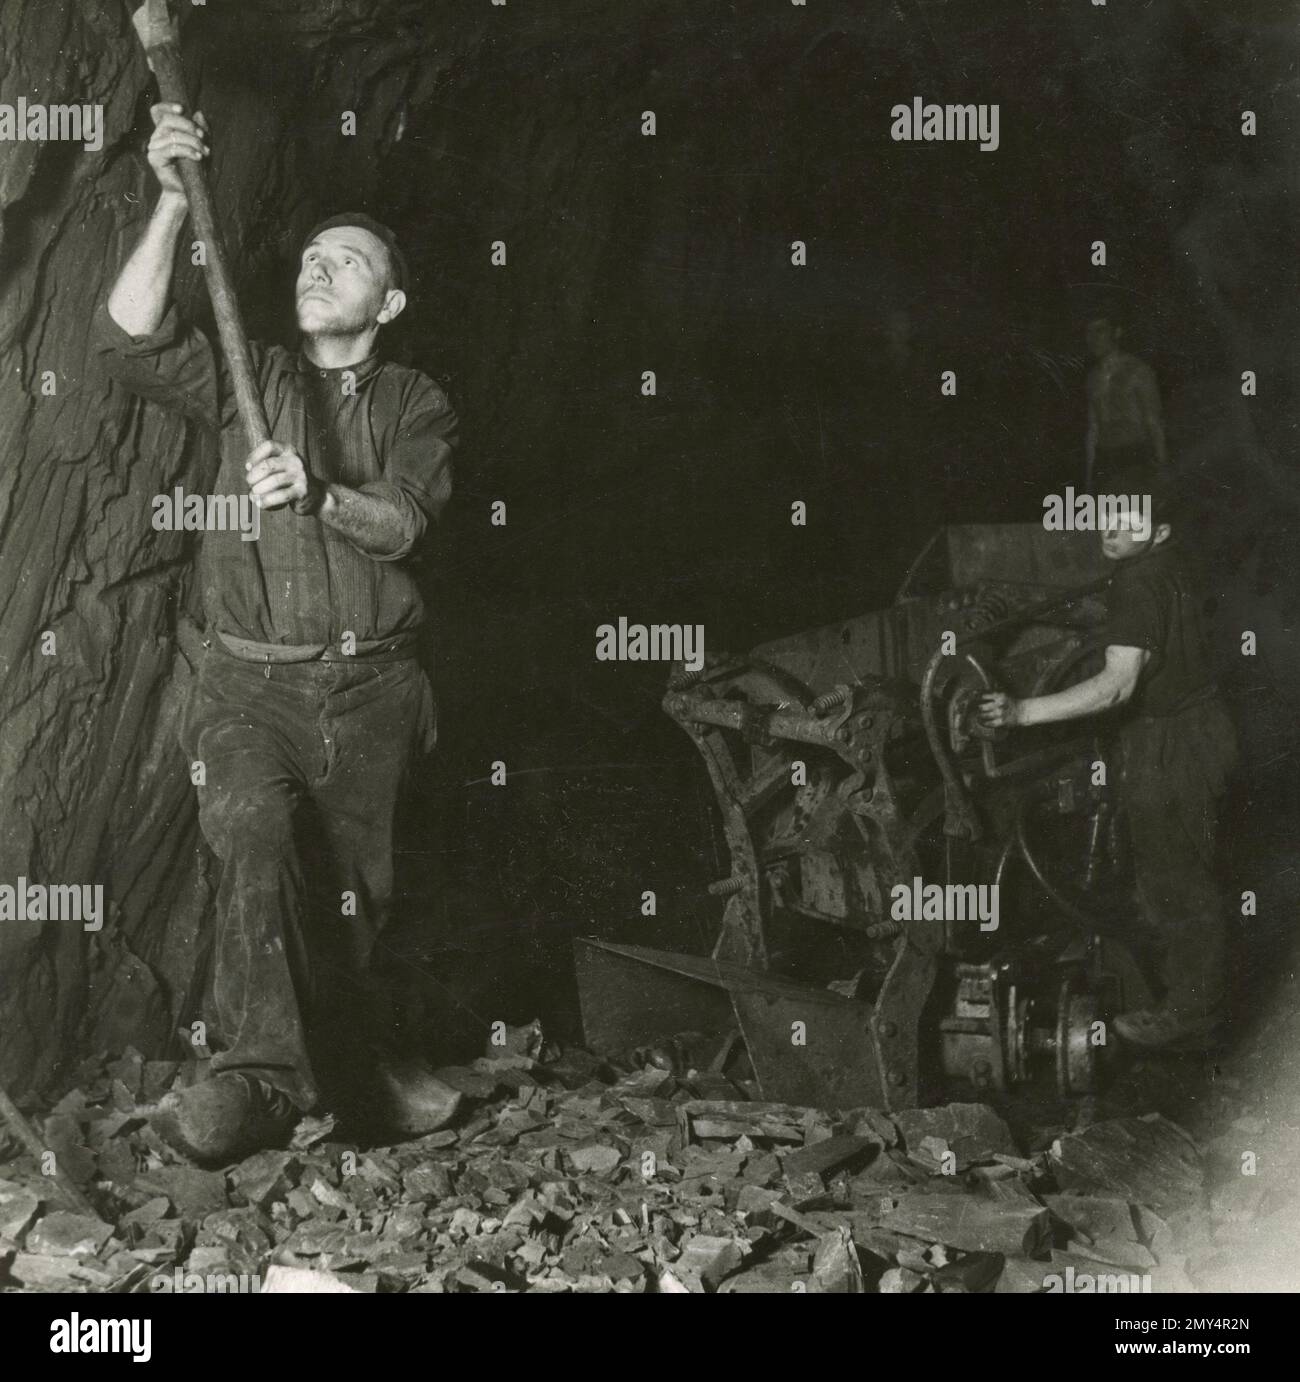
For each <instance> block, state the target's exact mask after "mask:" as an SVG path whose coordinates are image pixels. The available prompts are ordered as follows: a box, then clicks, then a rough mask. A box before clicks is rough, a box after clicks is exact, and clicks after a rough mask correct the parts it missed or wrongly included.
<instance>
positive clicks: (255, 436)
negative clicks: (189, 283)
mask: <svg viewBox="0 0 1300 1382" xmlns="http://www.w3.org/2000/svg"><path fill="white" fill-rule="evenodd" d="M131 22H132V23H133V24H134V25H135V31H136V33H137V34H138V35H139V36H140V42H141V44H142V45H143V46H144V55H145V58H146V60H147V61H148V63H149V66H150V68H152V70H153V73H154V75H155V76H156V77H157V78H158V90H159V93H160V94H161V96H162V99H163V100H164V101H166V102H168V103H170V104H173V105H178V106H180V108H181V111H182V113H183V114H185V115H192V114H193V112H192V110H191V107H190V97H189V92H188V91H187V90H186V87H185V70H184V68H183V67H182V66H181V48H180V35H179V34H178V32H177V29H176V25H175V23H174V22H173V21H172V19H171V17H170V15H169V14H168V12H167V0H145V3H144V4H143V5H141V7H140V8H139V9H138V10H136V12H135V14H134V15H132V17H131ZM176 166H177V168H178V169H179V171H180V175H181V182H182V184H183V185H184V187H185V200H186V201H187V202H188V203H189V207H190V218H191V219H192V220H193V222H194V228H195V230H196V231H198V238H199V240H200V241H201V242H202V244H203V246H204V260H205V262H204V267H203V273H204V276H205V277H206V278H207V281H208V296H209V297H211V299H212V311H213V314H214V315H215V317H216V319H217V332H218V334H219V335H220V337H221V348H222V350H223V351H224V352H225V356H226V362H227V364H228V365H229V367H230V374H231V378H232V379H233V381H234V389H235V405H236V407H237V408H238V409H239V417H240V420H241V421H242V422H243V424H244V432H245V434H246V435H247V437H248V449H249V450H250V451H251V450H252V449H253V448H254V447H256V446H260V445H261V444H262V443H263V442H264V441H267V440H269V439H270V435H271V432H270V428H269V427H268V426H267V424H266V410H265V409H264V408H263V407H262V396H261V394H260V393H259V392H258V388H257V380H256V377H255V376H254V374H253V357H252V354H251V353H250V351H249V349H248V335H247V333H246V332H245V331H244V322H243V318H242V317H241V316H240V315H239V303H238V301H237V300H236V298H235V290H234V287H233V286H232V284H231V281H230V270H229V268H228V267H227V265H226V247H225V243H224V242H223V240H222V238H221V231H220V229H219V227H218V226H217V218H216V215H215V214H214V212H213V209H212V192H211V190H210V189H209V187H208V174H207V169H206V168H204V166H203V165H202V164H201V163H196V162H194V161H193V160H191V159H185V158H181V159H177V160H176Z"/></svg>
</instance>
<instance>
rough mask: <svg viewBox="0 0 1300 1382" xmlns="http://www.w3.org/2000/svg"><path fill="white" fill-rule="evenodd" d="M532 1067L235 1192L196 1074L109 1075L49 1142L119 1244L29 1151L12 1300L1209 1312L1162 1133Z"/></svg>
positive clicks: (1174, 1130)
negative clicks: (419, 1295) (200, 1118)
mask: <svg viewBox="0 0 1300 1382" xmlns="http://www.w3.org/2000/svg"><path fill="white" fill-rule="evenodd" d="M528 1049H530V1048H525V1049H524V1050H522V1051H516V1052H511V1053H507V1054H505V1055H504V1056H503V1055H501V1054H500V1052H498V1053H497V1055H496V1056H488V1057H484V1058H483V1059H480V1060H478V1061H476V1062H474V1063H472V1064H471V1065H466V1066H458V1067H450V1068H446V1069H443V1070H441V1071H439V1072H438V1074H439V1075H440V1076H441V1078H443V1079H445V1080H447V1081H448V1082H449V1083H452V1084H454V1085H455V1086H456V1087H457V1088H459V1089H460V1090H461V1091H462V1092H463V1093H464V1095H465V1096H466V1099H465V1107H466V1109H467V1110H468V1112H467V1114H466V1115H465V1116H464V1118H463V1121H462V1122H461V1124H460V1125H459V1126H458V1127H455V1128H452V1129H448V1130H446V1131H443V1132H438V1133H435V1134H432V1135H429V1136H426V1137H423V1138H419V1139H417V1140H412V1141H409V1142H403V1143H400V1144H398V1145H395V1146H390V1147H380V1148H374V1147H369V1148H367V1147H364V1146H360V1145H358V1144H356V1143H355V1142H349V1141H346V1140H343V1139H342V1138H341V1137H339V1135H338V1134H337V1132H336V1130H335V1128H334V1126H333V1124H332V1122H331V1120H329V1119H311V1118H308V1119H304V1120H303V1122H302V1123H301V1124H300V1125H299V1127H298V1130H297V1133H296V1135H295V1138H294V1141H293V1143H292V1145H290V1146H289V1147H287V1148H285V1149H284V1150H279V1151H264V1152H259V1153H258V1154H256V1155H254V1156H252V1157H249V1158H248V1159H247V1160H245V1161H243V1162H241V1163H240V1164H238V1165H235V1166H230V1167H228V1168H225V1169H223V1170H215V1171H214V1170H199V1169H196V1168H194V1167H191V1166H187V1165H185V1164H184V1163H182V1162H180V1161H179V1160H178V1159H177V1158H176V1156H175V1154H174V1153H173V1152H172V1151H171V1150H170V1149H169V1148H167V1147H166V1146H165V1145H164V1144H163V1143H161V1142H160V1141H159V1140H158V1139H157V1138H156V1137H155V1136H154V1135H153V1133H152V1131H151V1130H150V1128H149V1126H148V1123H147V1122H146V1120H145V1110H146V1109H147V1107H148V1105H150V1104H151V1103H153V1102H156V1100H157V1099H158V1098H160V1097H161V1095H162V1094H163V1093H164V1092H165V1091H166V1090H167V1089H168V1088H170V1087H171V1086H172V1085H173V1083H174V1082H176V1081H177V1080H178V1079H184V1078H186V1077H187V1072H186V1071H184V1070H182V1069H181V1068H180V1067H178V1066H177V1065H176V1064H175V1063H172V1062H165V1061H148V1060H144V1059H142V1058H141V1057H140V1056H139V1055H138V1054H137V1053H135V1052H133V1051H128V1052H127V1053H126V1054H125V1055H123V1056H121V1057H119V1058H117V1059H113V1060H100V1061H96V1062H91V1063H89V1064H88V1065H87V1066H86V1067H85V1068H83V1070H82V1071H81V1072H80V1074H79V1083H78V1085H77V1087H76V1088H74V1089H73V1090H72V1092H70V1093H69V1094H67V1095H66V1096H65V1097H64V1098H63V1099H62V1100H61V1101H60V1102H59V1103H58V1104H56V1105H55V1106H54V1107H53V1108H52V1109H51V1110H49V1112H48V1113H47V1114H46V1115H45V1117H44V1118H43V1119H42V1120H38V1121H39V1122H40V1125H41V1128H42V1135H43V1138H44V1140H45V1141H46V1142H47V1143H48V1145H49V1146H50V1148H51V1149H52V1150H53V1151H54V1152H55V1154H56V1156H57V1158H58V1161H59V1166H60V1168H61V1169H62V1170H64V1171H66V1172H67V1173H68V1174H69V1175H70V1176H71V1177H72V1179H74V1180H75V1181H76V1182H77V1183H78V1184H79V1185H80V1186H81V1187H82V1188H83V1189H84V1190H85V1192H86V1194H87V1195H88V1197H89V1198H90V1200H91V1201H92V1203H93V1204H94V1205H95V1206H96V1208H97V1210H98V1211H99V1213H98V1217H91V1216H87V1215H86V1214H84V1213H73V1212H71V1211H70V1209H69V1208H68V1207H67V1206H66V1205H65V1204H64V1203H63V1202H61V1200H60V1197H59V1192H58V1188H57V1186H56V1184H55V1182H54V1181H53V1180H52V1179H51V1178H49V1177H48V1176H43V1175H41V1174H40V1168H38V1167H35V1166H34V1165H32V1164H30V1162H28V1161H27V1160H25V1159H24V1158H22V1157H20V1156H19V1155H18V1153H17V1152H16V1150H15V1151H13V1153H12V1155H11V1156H10V1158H9V1159H8V1160H7V1161H6V1162H5V1163H4V1164H0V1284H2V1285H3V1286H4V1288H5V1289H10V1290H14V1289H21V1290H29V1291H49V1290H58V1291H128V1292H129V1291H134V1292H146V1291H154V1290H159V1289H177V1290H280V1291H366V1292H375V1291H378V1292H405V1291H414V1292H464V1291H470V1292H474V1291H552V1292H651V1293H654V1292H667V1293H683V1292H685V1293H710V1292H715V1291H716V1292H728V1293H734V1292H744V1293H762V1292H788V1291H812V1292H818V1293H853V1292H869V1291H870V1292H883V1293H886V1294H901V1293H905V1292H908V1293H910V1292H933V1293H943V1292H949V1291H951V1292H976V1291H981V1292H986V1291H995V1292H1033V1291H1042V1290H1045V1289H1059V1288H1057V1287H1054V1286H1053V1284H1052V1283H1053V1281H1054V1280H1056V1279H1063V1278H1064V1276H1065V1274H1066V1269H1067V1268H1072V1269H1073V1273H1072V1275H1073V1278H1074V1281H1075V1283H1076V1284H1075V1285H1074V1287H1073V1289H1075V1290H1078V1289H1087V1287H1082V1288H1081V1287H1080V1286H1079V1285H1078V1284H1077V1283H1078V1282H1079V1281H1080V1280H1082V1279H1083V1278H1085V1277H1087V1278H1089V1279H1095V1278H1097V1277H1098V1276H1099V1274H1105V1276H1106V1277H1108V1278H1112V1277H1116V1276H1117V1274H1119V1275H1122V1276H1123V1277H1125V1278H1128V1279H1130V1280H1131V1281H1133V1282H1135V1283H1136V1282H1137V1281H1138V1280H1139V1279H1148V1278H1149V1284H1148V1285H1144V1286H1139V1285H1137V1284H1133V1285H1132V1289H1149V1290H1151V1291H1155V1292H1160V1291H1181V1290H1190V1289H1194V1275H1193V1274H1194V1269H1195V1265H1196V1263H1195V1261H1194V1260H1192V1259H1193V1258H1194V1257H1195V1255H1196V1254H1197V1253H1200V1254H1202V1255H1204V1254H1206V1253H1210V1254H1213V1252H1214V1251H1215V1250H1216V1248H1215V1238H1214V1229H1215V1225H1214V1222H1213V1220H1212V1218H1211V1216H1210V1203H1209V1199H1208V1197H1207V1195H1206V1192H1205V1186H1204V1178H1203V1173H1202V1163H1201V1157H1200V1154H1199V1152H1198V1150H1197V1148H1196V1146H1195V1145H1194V1144H1193V1142H1192V1140H1191V1138H1190V1137H1189V1136H1188V1135H1187V1134H1186V1133H1184V1132H1183V1131H1182V1130H1181V1129H1180V1128H1178V1127H1177V1126H1176V1125H1174V1124H1173V1123H1170V1122H1168V1121H1167V1120H1165V1119H1163V1118H1162V1117H1160V1116H1158V1115H1150V1116H1148V1117H1145V1118H1128V1119H1117V1120H1112V1121H1108V1122H1101V1123H1096V1124H1093V1125H1092V1126H1090V1127H1086V1128H1084V1129H1082V1130H1080V1131H1075V1132H1064V1131H1063V1130H1060V1129H1057V1130H1054V1131H1055V1135H1053V1133H1052V1131H1050V1130H1049V1132H1048V1133H1046V1134H1045V1135H1044V1137H1043V1138H1042V1139H1041V1141H1042V1143H1043V1145H1041V1146H1040V1147H1039V1148H1038V1149H1037V1150H1029V1149H1024V1148H1021V1147H1018V1146H1017V1145H1016V1143H1015V1141H1014V1140H1013V1138H1012V1135H1011V1133H1010V1131H1009V1130H1008V1128H1007V1126H1006V1124H1005V1123H1004V1122H1003V1121H1002V1119H1001V1118H1000V1117H999V1116H998V1115H997V1114H996V1113H995V1112H994V1111H993V1110H992V1109H990V1108H988V1107H986V1106H984V1105H980V1104H949V1105H946V1106H943V1107H938V1108H928V1109H914V1110H908V1111H904V1112H899V1113H895V1114H892V1115H890V1114H884V1113H882V1112H880V1111H878V1110H875V1109H869V1108H855V1109H845V1110H841V1111H838V1112H828V1111H825V1110H820V1109H812V1108H802V1107H797V1106H794V1105H790V1104H781V1103H772V1102H765V1101H762V1100H758V1099H754V1098H750V1097H748V1096H747V1091H746V1089H745V1088H742V1087H741V1086H739V1085H737V1084H734V1083H732V1082H731V1081H729V1080H727V1079H726V1078H725V1077H723V1076H721V1075H719V1074H716V1073H712V1072H707V1071H706V1072H697V1071H694V1070H687V1071H685V1072H682V1073H677V1074H674V1073H673V1072H672V1071H671V1070H665V1069H661V1068H658V1067H657V1066H656V1065H653V1064H650V1065H646V1066H645V1067H644V1068H639V1069H637V1068H631V1069H628V1068H623V1069H619V1068H615V1067H614V1066H612V1065H610V1064H607V1063H606V1062H604V1061H602V1060H601V1059H600V1058H598V1057H595V1056H592V1055H590V1054H589V1053H587V1052H585V1051H582V1050H579V1049H571V1050H568V1051H566V1052H563V1053H560V1054H552V1055H551V1056H550V1057H549V1058H548V1059H545V1060H543V1059H539V1058H538V1056H537V1055H532V1054H528V1053H527V1051H528ZM531 1049H539V1050H540V1049H542V1048H531ZM749 1092H750V1093H752V1092H754V1091H753V1089H752V1087H751V1088H750V1090H749ZM1026 1152H1027V1154H1026ZM159 1278H166V1279H167V1284H166V1285H165V1286H164V1285H163V1283H161V1282H160V1281H159ZM1103 1289H1106V1288H1103ZM1115 1289H1127V1288H1115Z"/></svg>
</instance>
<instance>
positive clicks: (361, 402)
mask: <svg viewBox="0 0 1300 1382" xmlns="http://www.w3.org/2000/svg"><path fill="white" fill-rule="evenodd" d="M93 333H94V343H95V348H96V351H97V353H98V354H99V356H100V358H101V360H102V361H103V363H104V366H105V368H106V369H107V371H108V372H109V374H110V375H111V376H112V377H113V378H114V379H116V380H117V381H118V382H119V383H121V384H122V385H123V386H124V387H126V388H127V389H129V390H130V391H131V392H132V393H134V394H136V395H138V396H139V397H141V398H145V399H148V400H149V401H150V402H152V403H156V404H158V405H160V406H161V407H164V408H169V409H173V410H175V411H177V412H180V413H183V414H185V415H186V416H187V417H189V418H191V419H193V420H194V421H195V422H197V423H199V424H200V425H202V426H204V427H206V428H208V429H210V430H212V431H214V432H216V433H219V437H220V450H221V463H220V469H219V471H218V474H217V481H216V484H215V486H214V489H213V492H214V493H216V494H226V495H240V494H247V493H248V485H247V483H246V481H245V479H244V462H245V460H246V459H247V454H248V447H247V443H246V439H245V437H244V432H243V427H242V425H241V424H240V422H239V418H238V415H237V413H236V410H235V402H234V395H233V391H232V389H231V387H230V380H229V375H228V373H227V371H226V368H225V363H224V360H223V359H222V357H221V356H220V354H219V353H218V352H217V351H214V349H213V346H212V343H211V342H210V341H209V340H208V338H207V337H206V336H205V335H204V334H203V333H202V332H201V331H199V330H197V329H196V328H194V327H189V328H188V329H187V328H184V327H183V326H182V325H181V323H180V321H179V319H178V317H177V314H176V310H175V308H174V307H173V308H171V309H170V310H169V311H168V313H167V315H166V317H165V318H164V319H163V322H162V325H161V326H160V327H159V329H158V330H157V331H156V332H153V333H152V334H150V335H148V336H138V337H133V336H130V335H128V334H127V333H126V332H125V331H123V330H122V328H121V327H120V326H118V325H117V323H116V322H114V321H113V319H112V318H111V317H110V316H109V315H108V311H107V308H106V306H104V305H102V304H101V305H100V307H99V308H98V310H97V311H96V313H95V319H94V326H93ZM252 352H253V364H254V368H255V372H256V377H257V381H258V384H259V386H260V388H261V393H262V399H263V402H264V403H265V406H266V415H267V422H268V423H269V425H270V429H271V436H272V437H273V438H274V439H275V440H276V441H278V442H284V443H286V444H288V445H290V446H293V447H294V448H295V449H296V450H297V452H298V453H299V455H301V456H302V458H303V461H304V463H305V464H306V466H307V470H308V472H309V474H311V475H313V476H315V477H316V478H317V479H319V480H322V481H325V482H327V483H328V482H331V481H333V482H337V483H339V484H342V485H346V486H348V487H349V488H351V489H356V490H359V491H361V492H362V493H363V494H370V495H375V496H377V497H381V498H383V499H386V500H388V501H389V502H390V503H392V504H394V505H396V507H397V509H398V511H399V512H400V514H401V516H402V538H401V542H400V545H399V546H398V547H397V548H396V549H394V550H393V551H391V552H385V553H383V554H381V555H378V556H376V555H374V554H373V553H369V554H368V553H366V552H363V551H361V550H360V548H358V547H356V546H354V545H353V543H352V542H351V541H350V539H348V538H347V537H345V536H344V535H343V534H342V533H340V532H337V531H336V530H335V529H333V528H331V527H329V526H328V525H326V524H324V523H322V522H321V521H320V519H319V518H316V517H304V516H301V515H298V514H295V513H294V512H293V511H292V510H291V509H290V508H289V507H288V506H287V505H286V506H285V507H283V508H280V509H274V510H264V511H262V513H261V516H260V520H261V531H260V536H259V538H258V540H257V541H255V542H245V541H243V540H242V538H241V535H240V533H239V532H238V531H227V532H205V533H204V535H203V541H202V545H201V552H200V572H201V578H202V585H203V599H204V608H205V611H206V613H207V619H208V625H209V628H210V629H213V630H215V631H216V632H217V633H219V634H225V635H229V636H233V637H234V638H236V639H240V640H246V641H248V642H252V643H254V644H272V645H282V646H283V645H289V646H292V647H295V648H299V647H305V646H313V647H316V648H327V647H330V646H333V647H335V648H337V647H338V645H339V643H340V641H341V640H342V639H343V637H344V635H345V634H349V633H350V634H351V635H352V637H353V639H354V640H355V641H356V643H357V644H358V645H360V646H364V645H366V644H373V643H376V642H377V641H379V640H384V639H389V638H392V637H393V636H394V635H412V634H413V633H414V631H415V630H416V629H418V628H419V626H420V625H421V623H422V622H423V618H424V608H423V602H422V600H421V598H420V594H419V591H418V589H417V586H416V582H415V578H414V575H413V574H412V572H411V570H410V567H409V563H408V562H407V560H406V559H407V558H408V557H409V556H410V555H411V553H412V550H413V549H414V548H415V546H416V544H417V542H418V541H419V540H420V538H421V537H422V536H423V535H424V532H425V530H426V528H427V527H428V525H429V524H431V523H435V522H436V521H437V518H438V516H439V514H440V513H441V512H442V509H443V507H444V506H445V505H446V503H447V500H448V498H449V497H450V495H451V486H452V452H453V448H454V447H455V445H456V442H457V438H456V414H455V412H454V411H453V410H452V407H451V404H450V402H449V401H448V399H447V395H446V394H445V393H444V392H443V391H442V390H441V389H440V388H439V387H438V386H437V385H436V384H435V383H434V382H433V381H432V380H431V379H429V378H428V377H426V376H425V375H423V374H421V373H419V372H418V371H416V370H412V369H407V368H404V367H403V366H401V365H393V364H386V363H384V362H383V361H381V360H379V359H378V357H377V356H372V357H371V358H370V359H368V360H365V361H363V362H361V363H359V364H356V365H353V366H352V367H351V368H350V369H348V370H341V369H331V370H326V369H321V368H320V367H319V366H317V365H314V364H312V362H311V361H310V360H308V359H307V358H306V356H304V355H303V354H301V353H300V352H297V351H289V350H286V349H284V348H283V347H282V346H261V345H258V344H256V343H253V345H252ZM187 492H188V491H187Z"/></svg>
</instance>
